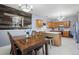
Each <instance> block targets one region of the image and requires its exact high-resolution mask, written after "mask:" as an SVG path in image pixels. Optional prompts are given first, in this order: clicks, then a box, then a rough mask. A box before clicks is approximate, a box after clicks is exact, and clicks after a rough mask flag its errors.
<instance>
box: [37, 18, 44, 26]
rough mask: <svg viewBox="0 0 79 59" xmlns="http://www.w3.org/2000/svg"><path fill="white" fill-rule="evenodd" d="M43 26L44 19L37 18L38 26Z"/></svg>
mask: <svg viewBox="0 0 79 59" xmlns="http://www.w3.org/2000/svg"><path fill="white" fill-rule="evenodd" d="M42 26H43V21H42V20H40V19H37V20H36V27H42Z"/></svg>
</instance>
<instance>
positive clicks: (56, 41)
mask: <svg viewBox="0 0 79 59" xmlns="http://www.w3.org/2000/svg"><path fill="white" fill-rule="evenodd" d="M32 5H33V4H32ZM1 6H3V7H4V8H3V7H1ZM1 6H0V8H3V9H0V12H2V13H0V16H1V17H0V19H2V18H4V20H0V21H1V22H0V32H1V33H0V50H1V52H0V54H9V51H10V49H11V47H10V42H9V37H8V35H7V32H10V33H11V35H12V36H21V35H22V36H25V35H26V34H28V33H27V32H29V34H28V35H27V36H29V35H31V33H32V31H36V32H40V31H43V32H45V33H46V35H47V34H48V35H47V36H48V37H46V39H47V40H48V41H49V44H48V54H49V55H51V54H52V55H55V54H59V55H60V54H78V52H73V51H70V49H71V50H74V51H75V50H77V51H78V48H77V47H76V44H77V43H76V32H75V31H76V30H77V29H76V28H75V27H76V25H75V23H76V22H78V21H79V18H78V16H79V14H78V10H77V11H75V12H74V13H72V14H69V15H65V18H63V15H64V14H63V12H62V11H64V10H65V9H66V8H67V7H68V6H69V7H68V9H69V11H71V9H70V7H71V8H72V9H73V10H74V8H76V6H79V5H75V6H74V5H73V4H72V5H68V4H67V5H66V4H64V7H63V5H61V4H60V5H58V4H54V5H53V4H46V5H44V4H38V5H33V9H34V10H32V9H31V11H30V13H28V12H23V11H22V9H23V8H24V5H23V7H21V5H19V4H6V5H1ZM19 6H20V7H19ZM46 6H47V7H46ZM73 6H74V7H73ZM5 7H6V8H7V10H6V9H5ZM54 7H56V8H58V9H54V10H53V8H54ZM19 8H22V9H19ZM44 8H45V9H47V11H45V9H44ZM50 8H51V10H49V9H50ZM39 9H41V10H39ZM68 9H66V10H68ZM76 9H77V8H76ZM55 10H58V12H59V14H58V17H57V16H56V15H55V14H56V13H55V14H54V12H55ZM73 10H72V11H73ZM10 11H12V12H10ZM44 11H45V12H44ZM3 12H5V13H4V15H3ZM46 12H47V13H46ZM51 12H53V16H51V14H50V15H49V13H51ZM56 12H57V11H56ZM18 15H20V16H18ZM7 16H10V17H12V19H13V20H12V21H11V20H10V19H11V18H10V17H7ZM59 17H60V18H59ZM61 18H63V19H61ZM7 19H8V20H7ZM6 21H9V22H10V23H8V22H6ZM11 22H12V23H11ZM6 23H8V24H6ZM5 24H6V25H5ZM75 29H76V30H75ZM50 34H53V36H52V35H50ZM4 36H5V37H4ZM52 37H53V38H52ZM77 37H78V36H77ZM64 43H65V44H64ZM68 44H69V46H68ZM70 44H71V45H70ZM63 46H64V47H63ZM72 47H73V48H72ZM74 47H76V48H75V49H74ZM67 49H68V50H67ZM3 51H4V52H3ZM59 51H60V52H59ZM40 53H41V51H40V52H39V53H38V54H40Z"/></svg>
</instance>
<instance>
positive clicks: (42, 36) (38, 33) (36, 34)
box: [34, 32, 44, 55]
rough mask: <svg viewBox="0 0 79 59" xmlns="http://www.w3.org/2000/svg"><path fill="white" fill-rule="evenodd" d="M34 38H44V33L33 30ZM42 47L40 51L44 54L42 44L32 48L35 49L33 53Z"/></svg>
mask: <svg viewBox="0 0 79 59" xmlns="http://www.w3.org/2000/svg"><path fill="white" fill-rule="evenodd" d="M35 38H36V39H40V40H41V39H44V33H42V32H35ZM41 48H42V51H43V54H44V47H43V46H40V47H37V48H36V49H34V51H35V55H36V54H37V53H38V51H39V50H40V49H41Z"/></svg>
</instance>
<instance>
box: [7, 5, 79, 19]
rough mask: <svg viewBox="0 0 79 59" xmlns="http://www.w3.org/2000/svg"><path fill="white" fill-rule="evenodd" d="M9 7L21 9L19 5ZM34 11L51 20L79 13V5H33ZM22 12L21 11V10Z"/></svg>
mask: <svg viewBox="0 0 79 59" xmlns="http://www.w3.org/2000/svg"><path fill="white" fill-rule="evenodd" d="M6 5H7V6H10V7H13V8H16V9H19V7H18V4H6ZM31 5H32V6H33V9H32V11H31V12H30V13H32V14H34V15H39V16H42V17H46V18H49V19H52V18H56V17H58V16H64V17H66V16H70V15H73V14H76V13H77V12H79V4H31ZM19 10H20V9H19Z"/></svg>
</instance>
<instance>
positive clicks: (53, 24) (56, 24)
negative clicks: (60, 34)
mask: <svg viewBox="0 0 79 59" xmlns="http://www.w3.org/2000/svg"><path fill="white" fill-rule="evenodd" d="M60 25H63V26H64V27H65V28H67V27H70V21H62V22H48V28H57V27H59V26H60Z"/></svg>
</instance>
